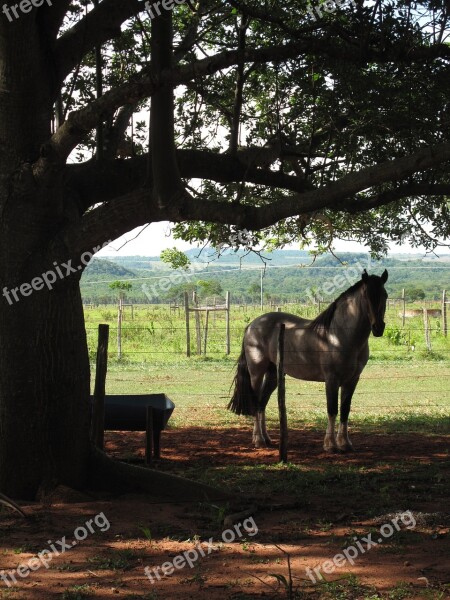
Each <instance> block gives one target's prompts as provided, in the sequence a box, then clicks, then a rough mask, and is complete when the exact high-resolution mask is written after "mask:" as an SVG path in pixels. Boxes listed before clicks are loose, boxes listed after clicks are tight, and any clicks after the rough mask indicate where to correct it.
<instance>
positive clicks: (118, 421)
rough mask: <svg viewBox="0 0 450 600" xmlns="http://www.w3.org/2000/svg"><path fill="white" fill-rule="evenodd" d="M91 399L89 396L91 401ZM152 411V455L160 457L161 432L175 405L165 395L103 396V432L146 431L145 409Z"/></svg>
mask: <svg viewBox="0 0 450 600" xmlns="http://www.w3.org/2000/svg"><path fill="white" fill-rule="evenodd" d="M92 399H93V397H92V396H91V401H92ZM149 406H150V407H152V409H153V411H152V413H153V427H152V429H153V442H154V455H155V457H156V458H159V455H160V436H161V431H162V430H163V429H164V428H165V427H166V425H167V422H168V421H169V419H170V416H171V415H172V413H173V409H174V408H175V404H174V403H173V402H172V400H170V398H168V397H167V396H166V395H165V394H114V395H106V396H105V431H147V407H149Z"/></svg>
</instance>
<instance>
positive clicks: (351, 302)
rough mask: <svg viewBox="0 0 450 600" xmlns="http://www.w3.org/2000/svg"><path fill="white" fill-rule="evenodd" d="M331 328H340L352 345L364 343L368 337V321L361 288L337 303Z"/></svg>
mask: <svg viewBox="0 0 450 600" xmlns="http://www.w3.org/2000/svg"><path fill="white" fill-rule="evenodd" d="M331 326H332V327H333V326H334V327H335V328H336V329H338V328H340V327H341V328H342V330H343V332H344V336H345V337H346V338H348V339H350V340H352V342H353V343H355V342H357V341H358V340H360V341H361V342H364V341H365V340H366V339H367V338H368V337H369V335H370V321H369V317H368V314H367V307H366V301H365V300H364V297H363V295H362V289H361V288H359V289H357V290H356V291H355V293H354V294H352V295H351V296H348V297H347V298H345V299H342V300H341V301H340V302H339V303H338V305H337V307H336V312H335V313H334V318H333V322H332V325H331Z"/></svg>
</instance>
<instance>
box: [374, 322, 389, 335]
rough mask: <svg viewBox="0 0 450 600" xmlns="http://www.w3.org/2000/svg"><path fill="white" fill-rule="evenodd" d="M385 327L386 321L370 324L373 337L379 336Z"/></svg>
mask: <svg viewBox="0 0 450 600" xmlns="http://www.w3.org/2000/svg"><path fill="white" fill-rule="evenodd" d="M385 327H386V323H381V324H374V325H372V333H373V335H374V336H375V337H381V336H382V335H383V333H384V328H385Z"/></svg>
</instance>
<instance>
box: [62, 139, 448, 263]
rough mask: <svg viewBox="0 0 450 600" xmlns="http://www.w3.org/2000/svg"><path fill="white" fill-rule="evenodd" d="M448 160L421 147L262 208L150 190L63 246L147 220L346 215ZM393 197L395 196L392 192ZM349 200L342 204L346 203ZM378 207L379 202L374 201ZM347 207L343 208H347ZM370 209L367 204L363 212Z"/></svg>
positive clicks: (121, 200) (101, 238)
mask: <svg viewBox="0 0 450 600" xmlns="http://www.w3.org/2000/svg"><path fill="white" fill-rule="evenodd" d="M446 161H450V144H440V145H439V146H433V147H431V148H424V149H422V150H420V151H418V152H416V153H415V154H412V155H410V156H405V157H402V158H398V159H396V160H393V161H390V162H386V163H382V164H380V165H375V166H372V167H367V168H364V169H362V170H361V171H359V172H357V173H351V174H349V175H346V176H345V177H343V178H342V179H340V180H339V181H337V182H335V183H332V184H329V185H327V186H326V187H324V188H321V189H319V190H313V191H309V192H305V193H303V194H295V195H294V196H291V197H289V198H284V199H282V200H278V201H276V202H273V203H271V204H266V205H263V206H252V205H242V204H240V203H236V202H216V201H208V200H203V199H202V198H196V199H195V201H192V202H188V203H185V204H183V205H179V206H173V205H170V206H164V207H163V208H161V207H157V206H155V203H154V202H150V204H149V197H150V191H149V190H148V189H144V188H141V189H138V190H136V191H134V192H132V193H130V194H126V195H124V196H121V197H118V198H115V199H114V200H111V201H110V202H107V203H105V204H103V205H102V206H100V207H98V208H96V209H93V210H91V211H89V212H88V213H86V215H85V216H84V217H83V218H82V220H81V226H77V227H75V226H73V227H72V228H71V229H70V230H68V231H67V232H66V243H67V244H68V246H69V248H71V249H72V250H73V251H74V252H75V254H76V253H77V252H78V253H81V252H83V251H85V250H89V249H90V248H92V247H94V246H95V245H96V244H101V243H103V242H105V241H107V240H109V239H112V238H117V237H119V236H120V235H122V234H124V233H126V232H127V231H130V230H131V229H133V228H135V227H138V226H140V225H144V224H146V223H149V222H150V221H162V220H168V221H173V222H182V221H206V222H214V223H223V224H228V225H236V226H237V227H239V228H240V229H244V228H245V229H248V230H259V229H264V228H265V227H270V226H271V225H274V224H275V223H277V222H278V221H281V220H282V219H286V218H289V217H294V216H298V215H305V214H309V213H311V212H316V211H317V210H321V209H325V208H328V209H334V210H345V201H346V199H347V198H349V197H351V196H354V195H355V194H357V193H359V192H361V191H363V190H366V189H367V188H370V187H374V186H377V185H381V184H384V183H388V182H391V181H397V180H401V179H404V178H405V177H408V176H409V175H412V174H413V173H415V172H417V171H420V170H423V169H428V168H430V167H432V166H434V165H435V164H437V163H443V162H446ZM437 191H439V192H440V193H443V194H446V193H447V192H448V191H449V185H444V186H442V187H440V186H432V187H430V186H427V185H426V184H423V185H422V184H417V185H413V186H404V187H403V191H402V192H401V196H399V192H397V193H392V195H391V196H389V194H387V195H385V196H384V202H383V203H384V204H387V203H388V202H392V201H394V200H398V199H399V197H405V196H409V195H420V194H422V195H424V194H427V193H432V194H436V192H437ZM393 192H394V191H393ZM348 202H350V201H347V203H348ZM379 202H380V204H378V206H379V205H381V200H380V201H379ZM349 207H350V208H351V205H350V204H347V209H348V208H349ZM374 207H375V205H372V206H371V205H370V203H368V204H366V208H365V210H369V209H370V208H374Z"/></svg>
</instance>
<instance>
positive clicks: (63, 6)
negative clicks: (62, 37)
mask: <svg viewBox="0 0 450 600" xmlns="http://www.w3.org/2000/svg"><path fill="white" fill-rule="evenodd" d="M71 2H72V0H58V2H55V3H54V4H52V6H49V5H47V4H44V5H43V6H42V8H40V11H41V14H42V17H41V16H39V18H42V23H43V26H44V27H45V33H46V35H48V37H49V38H50V39H56V36H57V35H58V31H59V30H60V28H61V25H62V24H63V21H64V17H65V16H66V14H67V11H68V9H69V7H70V4H71Z"/></svg>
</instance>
